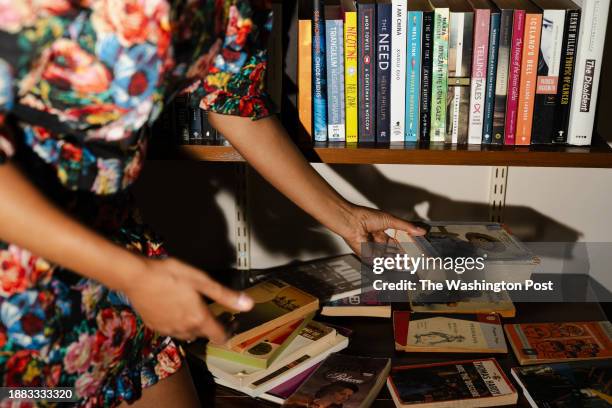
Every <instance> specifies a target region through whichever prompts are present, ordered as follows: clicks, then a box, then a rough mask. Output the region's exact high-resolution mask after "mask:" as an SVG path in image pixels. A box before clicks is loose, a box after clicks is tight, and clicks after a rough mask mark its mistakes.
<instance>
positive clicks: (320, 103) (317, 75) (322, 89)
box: [312, 0, 327, 142]
mask: <svg viewBox="0 0 612 408" xmlns="http://www.w3.org/2000/svg"><path fill="white" fill-rule="evenodd" d="M325 58H326V55H325V19H324V17H323V1H322V0H314V1H313V15H312V119H313V131H314V139H315V141H317V142H325V141H326V140H327V78H326V77H327V71H326V66H325V62H326V61H325Z"/></svg>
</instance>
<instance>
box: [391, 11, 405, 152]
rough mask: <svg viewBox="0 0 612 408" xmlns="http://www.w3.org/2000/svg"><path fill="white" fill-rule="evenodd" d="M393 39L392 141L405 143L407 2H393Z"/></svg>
mask: <svg viewBox="0 0 612 408" xmlns="http://www.w3.org/2000/svg"><path fill="white" fill-rule="evenodd" d="M392 8H393V18H392V35H391V37H392V39H391V100H392V101H393V104H391V141H392V142H403V141H404V133H405V127H406V122H405V119H406V51H407V50H406V44H407V29H406V23H407V14H408V1H407V0H393V1H392Z"/></svg>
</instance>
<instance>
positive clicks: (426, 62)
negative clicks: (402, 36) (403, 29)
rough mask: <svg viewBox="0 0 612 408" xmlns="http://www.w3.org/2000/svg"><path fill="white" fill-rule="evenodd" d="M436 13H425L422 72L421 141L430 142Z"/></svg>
mask: <svg viewBox="0 0 612 408" xmlns="http://www.w3.org/2000/svg"><path fill="white" fill-rule="evenodd" d="M433 24H434V12H433V11H426V12H423V52H422V60H421V63H422V67H421V69H422V71H421V104H420V105H421V129H420V139H421V140H423V141H429V131H430V124H431V67H432V58H431V51H432V47H433Z"/></svg>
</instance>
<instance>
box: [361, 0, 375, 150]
mask: <svg viewBox="0 0 612 408" xmlns="http://www.w3.org/2000/svg"><path fill="white" fill-rule="evenodd" d="M357 34H358V42H357V49H358V52H359V60H358V62H357V66H358V71H359V86H358V91H359V99H358V100H359V142H366V143H372V142H375V141H376V2H375V0H359V1H358V2H357Z"/></svg>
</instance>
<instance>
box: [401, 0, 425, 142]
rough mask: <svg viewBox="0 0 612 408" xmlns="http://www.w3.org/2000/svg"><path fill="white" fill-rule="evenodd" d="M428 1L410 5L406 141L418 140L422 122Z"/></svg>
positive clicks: (414, 2) (415, 2)
mask: <svg viewBox="0 0 612 408" xmlns="http://www.w3.org/2000/svg"><path fill="white" fill-rule="evenodd" d="M430 11H431V5H430V4H429V2H428V1H413V2H411V3H410V4H409V5H408V54H407V71H406V118H405V126H406V133H405V135H404V141H406V142H417V141H418V140H419V136H420V124H421V112H420V103H421V93H422V90H421V75H422V73H421V62H422V61H421V59H422V53H423V50H422V46H423V13H424V12H430Z"/></svg>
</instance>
